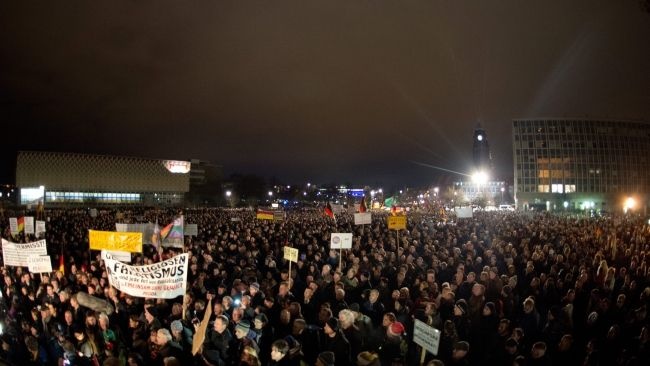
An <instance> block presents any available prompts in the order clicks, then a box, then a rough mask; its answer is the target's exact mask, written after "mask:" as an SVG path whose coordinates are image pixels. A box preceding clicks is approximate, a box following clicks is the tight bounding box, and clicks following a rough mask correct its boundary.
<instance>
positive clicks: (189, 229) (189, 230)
mask: <svg viewBox="0 0 650 366" xmlns="http://www.w3.org/2000/svg"><path fill="white" fill-rule="evenodd" d="M183 234H184V235H185V236H198V235H199V226H198V225H197V224H186V225H185V228H184V229H183Z"/></svg>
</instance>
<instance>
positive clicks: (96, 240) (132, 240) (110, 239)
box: [88, 230, 142, 253]
mask: <svg viewBox="0 0 650 366" xmlns="http://www.w3.org/2000/svg"><path fill="white" fill-rule="evenodd" d="M88 239H89V242H90V249H91V250H102V249H106V250H119V251H123V252H131V253H142V233H128V232H127V233H122V232H116V231H98V230H88Z"/></svg>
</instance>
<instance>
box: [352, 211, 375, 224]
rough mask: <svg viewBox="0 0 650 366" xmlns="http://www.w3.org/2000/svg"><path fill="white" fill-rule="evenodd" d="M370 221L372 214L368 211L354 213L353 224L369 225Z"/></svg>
mask: <svg viewBox="0 0 650 366" xmlns="http://www.w3.org/2000/svg"><path fill="white" fill-rule="evenodd" d="M371 223H372V214H371V213H370V212H363V213H355V214H354V224H355V225H370V224H371Z"/></svg>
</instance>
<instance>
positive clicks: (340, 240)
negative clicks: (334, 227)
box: [330, 233, 352, 249]
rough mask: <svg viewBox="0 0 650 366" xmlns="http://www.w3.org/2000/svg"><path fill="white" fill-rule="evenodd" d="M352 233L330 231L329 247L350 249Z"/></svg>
mask: <svg viewBox="0 0 650 366" xmlns="http://www.w3.org/2000/svg"><path fill="white" fill-rule="evenodd" d="M351 248H352V233H332V236H331V240H330V249H351Z"/></svg>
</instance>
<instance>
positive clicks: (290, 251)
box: [284, 247, 298, 263]
mask: <svg viewBox="0 0 650 366" xmlns="http://www.w3.org/2000/svg"><path fill="white" fill-rule="evenodd" d="M284 259H286V260H288V261H292V262H294V263H298V248H291V247H284Z"/></svg>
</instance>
